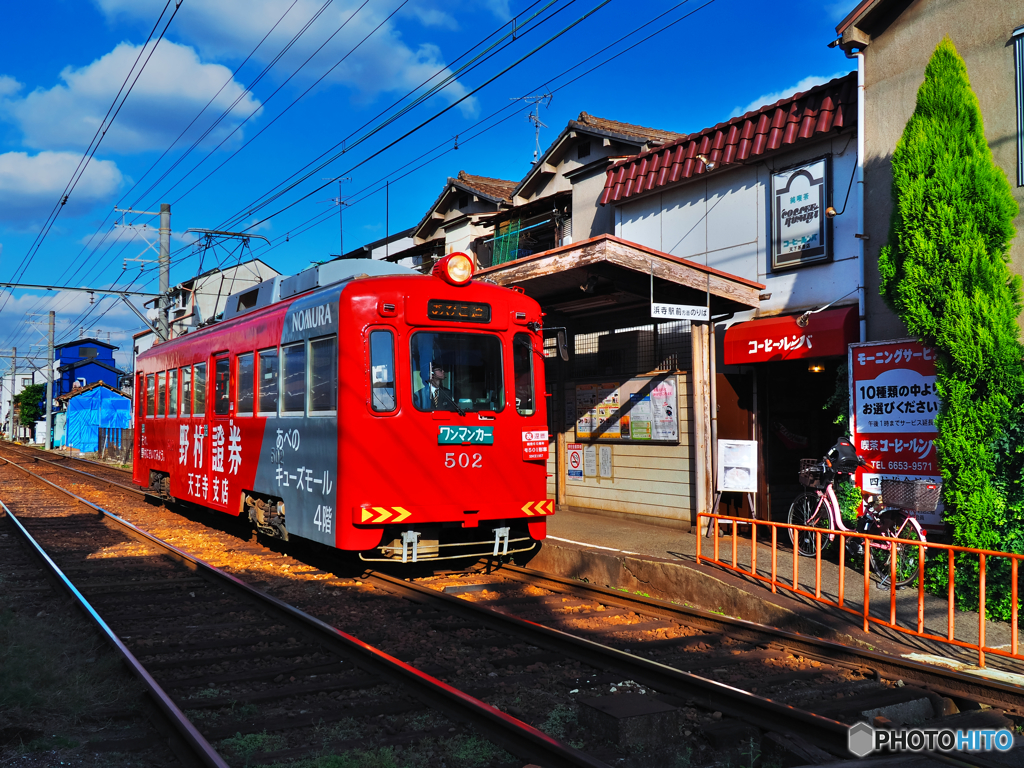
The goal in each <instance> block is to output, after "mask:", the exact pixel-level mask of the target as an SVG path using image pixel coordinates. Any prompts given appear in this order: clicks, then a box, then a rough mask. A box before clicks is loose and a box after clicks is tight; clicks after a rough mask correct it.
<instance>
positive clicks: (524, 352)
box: [512, 333, 534, 416]
mask: <svg viewBox="0 0 1024 768" xmlns="http://www.w3.org/2000/svg"><path fill="white" fill-rule="evenodd" d="M512 373H513V375H514V376H515V382H516V410H517V411H519V413H520V415H522V416H532V415H533V410H534V405H533V400H534V396H533V342H532V341H531V340H530V334H528V333H517V334H516V335H515V338H514V339H512Z"/></svg>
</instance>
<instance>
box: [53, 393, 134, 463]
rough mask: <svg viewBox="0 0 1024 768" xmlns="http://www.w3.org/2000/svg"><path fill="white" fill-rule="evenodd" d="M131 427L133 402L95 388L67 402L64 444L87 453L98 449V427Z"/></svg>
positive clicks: (119, 395)
mask: <svg viewBox="0 0 1024 768" xmlns="http://www.w3.org/2000/svg"><path fill="white" fill-rule="evenodd" d="M131 425H132V401H131V400H130V399H129V398H127V397H125V396H124V395H121V394H118V393H117V392H111V391H110V390H109V389H106V388H104V387H96V389H93V390H90V391H89V392H83V393H82V394H80V395H78V396H77V397H73V398H71V399H70V400H69V401H68V409H67V427H66V436H65V444H66V445H69V446H71V447H73V448H77V449H78V450H80V451H83V452H86V453H89V452H93V451H97V450H99V430H100V428H101V427H107V428H109V427H116V428H119V429H125V428H127V427H130V426H131Z"/></svg>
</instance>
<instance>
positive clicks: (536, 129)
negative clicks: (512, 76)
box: [456, 93, 554, 165]
mask: <svg viewBox="0 0 1024 768" xmlns="http://www.w3.org/2000/svg"><path fill="white" fill-rule="evenodd" d="M553 98H554V96H552V95H551V94H550V93H545V94H544V95H543V96H520V97H519V98H517V99H509V101H526V102H529V103H531V104H533V111H532V112H527V113H526V119H527V120H529V121H530V122H531V123H532V124H533V134H534V142H535V143H536V149H534V150H533V164H534V165H536V164H537V160H538V159H539V158H540V129H541V128H547V125H545V124H544V123H542V122H541V121H540V107H541V104H543V105H544V106H545V107H547V106H549V105H550V104H551V100H552V99H553ZM456 148H458V147H457V146H456Z"/></svg>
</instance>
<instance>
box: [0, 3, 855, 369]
mask: <svg viewBox="0 0 1024 768" xmlns="http://www.w3.org/2000/svg"><path fill="white" fill-rule="evenodd" d="M165 3H166V0H91V2H90V1H87V0H38V1H37V2H34V3H17V4H13V5H11V6H10V7H9V8H6V9H5V23H4V24H3V27H2V29H0V280H4V281H13V280H15V279H16V278H17V279H18V281H19V282H24V283H39V284H57V285H77V286H90V287H102V286H109V285H113V284H116V285H119V286H125V285H131V286H132V287H133V288H137V289H142V290H154V289H155V285H156V275H155V272H154V271H153V270H152V265H142V266H141V267H140V262H127V264H128V268H127V270H125V269H123V267H124V264H125V259H129V258H139V257H141V258H153V257H154V254H153V252H152V251H149V252H148V254H143V251H144V249H145V248H146V243H145V242H144V241H143V240H142V239H140V238H139V236H138V235H137V234H136V233H134V232H132V231H131V230H125V229H114V228H113V223H114V221H115V220H117V218H116V217H115V214H114V211H113V209H114V206H115V205H116V206H119V207H128V206H131V207H133V208H134V209H136V210H144V211H155V210H159V205H160V203H163V202H166V203H171V205H172V229H173V230H174V236H173V241H172V251H173V256H172V272H171V280H172V283H176V282H180V281H181V280H185V279H187V278H189V277H191V276H193V275H194V274H196V272H197V270H199V269H200V268H202V269H204V270H205V269H209V268H210V267H212V266H217V265H218V264H230V263H232V262H233V261H234V260H236V259H237V258H238V253H237V251H236V252H235V253H227V252H225V251H223V250H220V251H216V252H207V253H206V254H203V255H200V253H198V252H196V251H195V249H193V248H191V247H190V246H189V243H190V241H191V239H192V238H191V236H188V235H185V234H184V231H185V230H186V229H188V228H206V229H230V230H233V231H238V230H243V229H247V228H249V229H250V231H251V232H253V233H255V234H259V235H262V236H264V237H267V238H269V239H270V241H271V246H270V247H269V248H268V247H266V246H259V247H257V246H256V245H254V251H253V253H254V255H256V256H259V257H260V258H262V259H264V260H265V261H267V262H268V263H269V264H271V266H273V267H275V268H276V269H278V270H280V271H281V272H284V273H286V274H290V273H294V272H296V271H298V270H300V269H302V268H304V267H305V266H307V265H308V264H309V263H310V262H311V261H319V260H323V259H326V258H329V256H330V254H334V253H337V252H338V249H339V243H338V240H339V233H338V218H337V215H336V213H335V214H334V215H331V214H330V213H329V212H330V211H336V210H337V209H336V207H335V206H333V204H332V202H331V198H334V197H336V196H337V195H338V185H337V184H336V183H330V182H328V181H326V179H330V178H332V177H338V176H343V177H346V178H348V179H350V180H348V181H345V182H344V183H343V185H342V195H343V197H344V198H346V199H347V200H348V202H349V205H348V206H347V207H346V208H345V214H344V225H345V226H344V238H345V243H344V245H345V250H346V251H348V250H351V249H352V248H354V247H356V246H358V245H361V244H363V243H365V242H369V241H372V240H375V239H377V238H380V237H382V236H384V234H385V221H386V220H387V222H388V223H389V227H390V231H392V232H394V231H396V230H400V229H404V228H407V227H409V226H412V225H413V224H415V223H416V222H417V221H418V220H419V219H420V218H421V217H422V215H423V213H424V212H425V211H426V209H427V207H428V206H429V205H430V204H431V203H432V202H433V200H434V199H435V198H436V197H437V195H438V194H439V193H440V191H441V190H442V189H443V186H444V182H445V178H446V177H448V176H454V175H456V174H457V173H458V172H459V170H466V171H467V172H469V173H474V174H479V175H484V176H492V177H497V178H504V179H511V180H519V179H521V178H522V176H523V175H524V174H525V173H526V171H527V170H528V169H529V163H530V160H531V159H532V155H533V149H534V134H533V127H532V126H531V125H530V123H529V122H528V120H527V118H526V111H527V104H526V102H523V101H514V99H517V98H519V97H524V96H530V95H536V94H543V93H547V92H553V93H554V98H553V99H552V101H551V103H550V105H548V106H546V107H542V108H541V112H540V117H541V120H542V121H543V122H544V123H546V125H547V126H548V127H547V128H544V129H542V131H541V137H540V142H541V148H542V149H543V148H544V147H546V146H547V144H548V143H549V142H550V141H551V140H553V139H554V138H555V136H557V134H558V132H559V131H560V130H561V128H562V127H564V126H565V124H566V122H567V121H568V120H571V119H574V118H575V117H576V116H577V115H578V114H579V113H580V112H581V111H586V112H589V113H590V114H593V115H597V116H599V117H606V118H611V119H616V120H622V121H625V122H630V123H636V124H640V125H647V126H652V127H657V128H662V129H666V130H672V131H678V132H690V131H695V130H700V129H702V128H705V127H707V126H710V125H714V124H716V123H719V122H722V121H724V120H727V119H729V118H730V117H731V116H733V115H735V114H740V113H741V112H743V111H746V110H747V109H752V108H755V107H756V106H759V105H761V104H764V103H770V102H772V101H775V100H777V99H779V98H781V97H783V96H785V95H787V94H789V93H792V92H794V91H797V90H802V89H804V88H807V87H810V86H811V85H814V84H816V83H818V82H823V81H825V80H827V79H829V78H830V77H833V76H837V75H839V74H843V73H845V72H848V71H850V70H851V69H852V68H853V66H852V62H849V61H848V60H847V59H846V58H845V57H844V56H843V55H842V53H840V52H839V51H838V49H829V48H827V47H826V46H827V43H828V42H829V41H830V40H832V39H833V38H834V37H835V25H836V24H837V23H838V22H839V21H840V20H841V19H842V18H843V16H844V15H845V14H846V13H847V12H848V11H849V10H850V9H851V8H852V6H853V4H854V3H853V0H849V2H846V3H844V2H837V3H829V2H826V3H820V2H811V1H810V0H793V1H792V2H787V3H768V2H764V0H712V1H711V2H708V0H689V2H685V3H681V4H678V5H677V3H676V2H672V1H666V2H655V3H636V2H627V0H610V2H605V0H541V1H540V2H532V0H445V2H441V1H440V0H406V2H403V1H402V0H366V1H365V2H364V0H333V1H329V0H183V2H182V3H181V5H180V7H179V8H178V10H177V12H176V14H175V15H174V18H173V19H172V20H171V21H170V24H169V26H167V28H166V34H165V35H164V36H163V38H162V40H161V41H160V42H159V44H158V45H156V46H155V48H154V46H153V45H152V43H150V44H149V45H148V46H145V45H144V44H145V43H146V40H147V37H148V36H149V34H150V32H151V31H152V30H153V29H154V25H157V26H156V30H157V31H156V34H155V35H154V36H153V39H154V40H155V39H156V38H157V37H159V35H160V32H161V31H162V30H163V29H164V26H165V24H166V23H167V20H168V17H169V15H170V14H171V13H172V12H173V11H174V5H173V2H172V3H171V4H170V6H169V7H168V8H166V12H165V13H164V15H163V17H162V18H161V11H164V10H165ZM588 14H589V15H588ZM688 14H689V15H688ZM659 16H660V17H661V18H660V19H657V20H656V17H659ZM584 17H585V18H584ZM683 17H685V18H683ZM158 18H160V19H161V20H160V22H159V24H157V19H158ZM677 20H678V21H677ZM675 21H677V23H675V24H673V25H672V26H670V27H668V28H667V29H665V31H662V32H661V33H660V34H657V35H655V36H653V37H650V39H647V40H644V38H647V37H649V36H650V35H652V34H653V33H655V32H657V31H658V30H661V29H663V28H665V27H666V26H667V25H669V24H671V23H672V22H675ZM645 24H647V26H646V27H643V28H642V29H640V30H639V31H638V32H637V33H636V34H635V35H633V36H631V37H628V38H627V39H625V40H622V41H620V42H616V41H619V39H620V38H622V37H623V36H625V35H627V34H628V33H630V32H631V31H633V30H636V29H638V28H640V27H642V26H643V25H645ZM513 28H515V35H514V36H513V35H512V34H511V33H512V30H513ZM560 33H561V34H560ZM556 36H557V37H556ZM552 38H555V39H554V40H553V41H552V42H548V41H549V40H551V39H552ZM489 46H491V47H490V48H488V47H489ZM606 46H611V47H609V48H608V49H607V50H606V51H605V52H603V53H599V51H601V50H602V49H604V48H606ZM538 49H539V50H538ZM616 53H622V54H623V55H621V56H619V57H618V58H616V59H614V60H613V61H611V62H609V63H607V64H605V65H604V66H601V67H599V68H597V69H594V70H593V71H589V70H591V69H592V68H593V67H594V65H596V64H598V63H600V62H602V61H604V60H606V59H608V58H609V57H610V56H612V55H614V54H616ZM595 54H597V55H596V56H595ZM591 56H594V58H592V59H589V60H587V59H588V57H591ZM474 57H479V58H477V59H476V61H473V59H474ZM524 57H525V60H523V61H521V62H520V59H523V58H524ZM140 62H146V63H145V67H144V68H143V69H142V70H141V75H140V74H138V73H139V63H140ZM466 65H469V66H466ZM463 67H465V70H462V69H460V68H463ZM574 67H575V68H574ZM506 68H508V71H507V72H506V73H505V74H501V75H500V76H499V77H497V79H495V80H494V81H493V82H490V83H489V84H488V81H489V80H491V79H492V78H495V76H497V75H499V73H501V72H502V71H503V70H505V69H506ZM563 73H564V74H563ZM575 78H578V79H575ZM443 80H444V82H442V81H443ZM570 81H572V82H570ZM424 83H427V84H428V87H430V86H434V85H442V86H443V87H442V88H440V89H439V90H438V91H437V93H435V94H433V95H428V96H427V97H426V98H425V99H423V100H422V101H421V102H420V103H417V104H415V106H412V108H410V109H408V111H407V112H405V113H404V114H401V115H399V114H398V111H399V110H401V109H403V108H404V107H407V106H410V104H411V99H412V98H415V96H416V95H417V94H423V84H424ZM122 85H125V87H126V88H127V87H129V86H130V87H131V91H130V93H129V94H128V96H127V98H126V99H124V100H123V104H122V105H121V106H120V108H119V111H117V114H116V117H114V118H113V120H112V121H109V120H107V119H105V118H106V117H107V114H108V110H109V109H110V107H111V105H112V104H115V103H118V104H121V102H120V101H117V102H115V99H116V96H117V94H118V90H119V89H120V88H122ZM481 86H483V87H481ZM477 89H479V90H477ZM474 91H475V92H474ZM410 93H411V94H413V96H411V97H410V96H409V94H410ZM403 99H404V100H403ZM115 109H116V107H115ZM392 117H394V118H395V119H394V120H393V121H392V122H390V123H389V124H387V125H384V123H385V122H386V121H388V120H389V119H390V118H392ZM431 118H433V120H431V122H429V123H428V124H427V125H425V126H423V127H421V128H419V129H418V130H416V131H415V132H414V133H413V134H412V135H411V136H409V137H407V138H404V139H401V140H399V139H400V138H401V137H402V136H403V135H404V134H406V133H407V132H409V131H411V130H413V129H414V128H416V127H417V126H419V125H420V124H421V123H423V122H424V121H427V120H430V119H431ZM100 126H103V127H104V128H106V132H105V134H103V137H102V141H101V142H100V144H99V147H98V149H96V151H95V153H94V155H93V156H92V159H91V160H90V162H89V164H88V166H87V167H86V168H85V170H84V172H82V171H80V170H79V171H77V172H76V169H80V161H81V159H82V157H83V154H85V153H86V152H87V151H88V149H89V147H90V142H92V141H93V139H94V137H95V136H96V134H97V130H98V129H99V128H100ZM456 136H458V149H457V150H456V149H455V143H456V142H455V137H456ZM396 140H399V141H397V143H394V145H393V146H390V147H389V145H390V144H392V142H396ZM342 150H344V151H342ZM332 158H333V159H332ZM328 160H331V162H326V161H328ZM325 163H326V164H325ZM321 165H322V166H323V167H320V166H321ZM78 174H80V178H78V181H77V183H76V184H75V186H74V189H73V190H72V192H71V193H70V194H69V195H68V199H67V202H66V204H65V205H64V206H63V207H61V209H60V213H59V215H58V216H57V217H56V219H55V220H53V221H50V222H49V224H48V218H49V216H50V213H51V211H52V210H53V209H54V208H55V206H57V204H58V203H59V202H60V200H61V198H62V196H63V194H64V191H65V188H66V186H67V185H68V183H69V182H70V181H71V179H72V178H73V177H75V176H76V175H78ZM385 180H389V181H390V206H389V210H388V211H387V219H386V217H385V194H384V192H383V184H384V181H385ZM323 185H326V187H325V188H324V189H319V190H318V189H317V188H318V187H321V186H323ZM271 195H274V196H275V197H274V198H273V199H268V198H269V196H271ZM126 220H127V221H133V220H134V221H135V222H136V223H138V224H142V223H148V224H149V225H150V226H156V224H157V219H155V218H152V217H144V216H128V217H127V219H126ZM154 235H155V232H154V233H150V237H151V239H152V238H153V236H154ZM254 243H256V241H254ZM0 291H2V292H3V294H0V355H7V354H9V351H10V348H11V347H12V346H17V347H18V348H19V355H24V354H25V353H26V352H27V351H28V350H29V349H30V348H31V347H32V345H36V344H38V343H41V341H42V339H43V337H42V336H41V335H40V333H38V332H37V331H36V328H38V329H39V330H44V326H31V325H30V324H29V323H31V322H35V321H41V322H44V323H45V320H46V317H45V315H46V312H47V311H48V310H51V309H53V310H55V311H56V312H57V336H58V342H59V341H66V340H70V339H73V338H75V337H76V336H77V334H78V332H79V328H81V327H85V328H86V329H87V335H94V334H95V332H96V331H100V332H102V337H103V338H104V339H106V338H107V334H108V333H109V334H110V338H111V343H114V344H120V345H121V346H122V350H121V353H120V354H119V361H120V362H122V363H124V362H127V360H128V359H129V358H130V347H131V334H132V333H133V332H136V331H138V330H140V328H141V323H140V321H139V320H138V319H137V318H136V317H135V316H134V315H132V314H131V312H130V311H129V310H128V309H127V308H126V307H124V306H123V305H119V304H118V302H117V301H116V300H114V299H110V298H108V299H100V298H99V297H97V298H96V299H95V301H94V302H93V303H90V298H89V296H88V295H86V294H72V293H69V292H63V293H60V294H54V293H50V294H42V293H40V292H38V291H27V290H16V291H7V289H0ZM4 294H9V295H4Z"/></svg>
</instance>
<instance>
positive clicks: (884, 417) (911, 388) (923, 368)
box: [849, 339, 942, 528]
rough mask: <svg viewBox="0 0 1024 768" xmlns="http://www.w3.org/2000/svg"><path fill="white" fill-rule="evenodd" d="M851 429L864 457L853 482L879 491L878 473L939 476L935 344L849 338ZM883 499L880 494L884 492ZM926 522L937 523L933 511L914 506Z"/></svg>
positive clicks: (903, 477) (924, 477)
mask: <svg viewBox="0 0 1024 768" xmlns="http://www.w3.org/2000/svg"><path fill="white" fill-rule="evenodd" d="M849 367H850V385H851V393H850V429H851V432H852V434H853V444H854V445H855V446H856V448H857V453H858V454H860V455H861V456H862V457H863V458H864V459H865V460H866V461H867V462H868V466H867V467H862V468H861V469H859V470H858V471H857V482H858V484H859V485H860V487H861V488H862V489H863V490H864V491H867V492H872V491H873V492H875V493H879V492H880V491H881V483H882V479H883V478H885V479H891V480H929V481H932V482H942V477H941V475H940V473H939V467H938V459H937V457H936V454H935V444H934V439H935V435H936V433H937V430H936V428H935V417H936V416H938V413H939V396H938V394H937V393H936V392H935V350H934V349H932V348H930V347H925V346H923V345H922V344H920V343H919V342H917V341H915V340H913V339H899V340H895V341H883V342H869V343H865V344H851V345H850V352H849ZM883 500H884V497H883ZM913 514H915V515H916V516H917V519H918V521H919V522H920V523H921V524H922V525H924V526H926V527H930V528H936V527H941V526H942V504H941V502H940V504H939V508H938V510H937V511H936V512H917V513H913Z"/></svg>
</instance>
